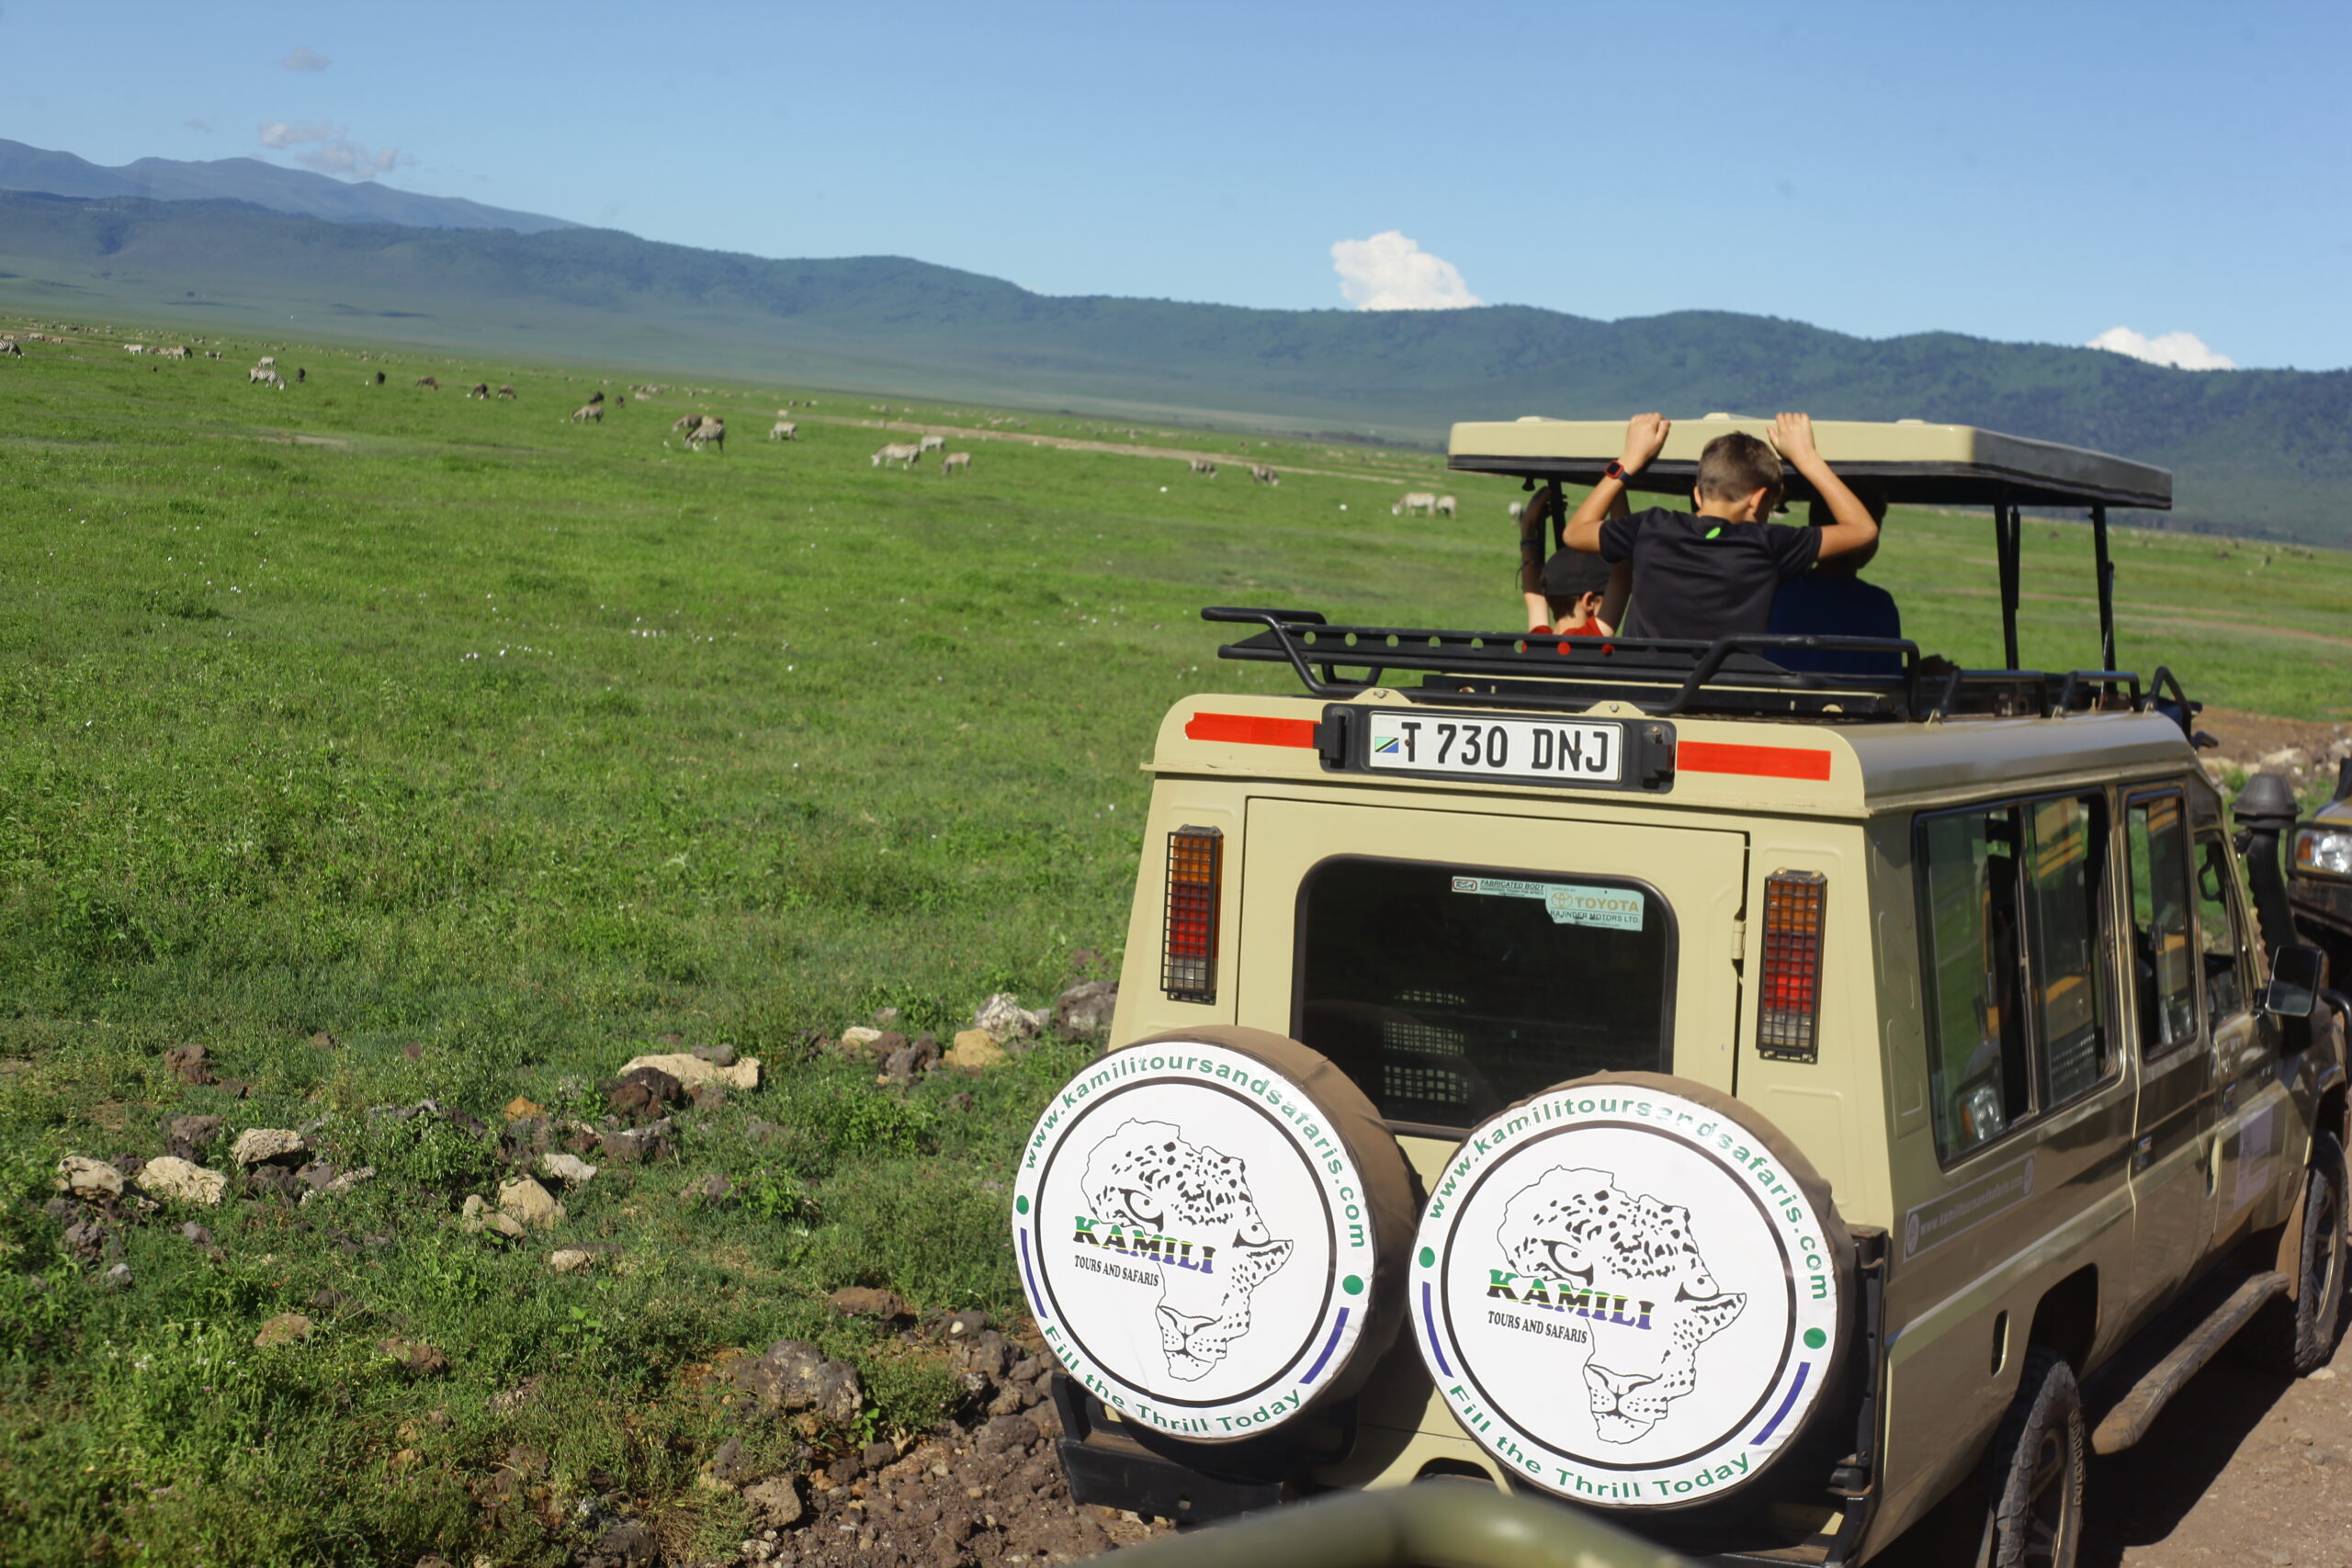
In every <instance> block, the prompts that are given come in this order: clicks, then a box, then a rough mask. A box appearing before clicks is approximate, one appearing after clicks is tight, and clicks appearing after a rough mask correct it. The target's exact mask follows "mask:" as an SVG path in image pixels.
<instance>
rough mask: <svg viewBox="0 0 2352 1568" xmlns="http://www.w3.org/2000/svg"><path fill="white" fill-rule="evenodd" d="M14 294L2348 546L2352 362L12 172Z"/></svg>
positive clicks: (6, 295)
mask: <svg viewBox="0 0 2352 1568" xmlns="http://www.w3.org/2000/svg"><path fill="white" fill-rule="evenodd" d="M0 273H6V274H8V275H10V276H6V277H0V310H19V311H25V312H29V313H32V314H35V315H39V314H41V313H43V312H56V313H60V314H72V313H74V312H82V313H88V314H96V313H111V314H113V315H115V316H117V317H121V316H126V315H133V314H136V315H139V316H141V317H143V318H145V319H149V320H164V319H170V320H175V321H187V322H191V323H204V324H209V325H210V326H211V327H212V328H213V329H214V330H217V331H220V332H231V333H242V334H246V335H252V334H256V333H260V334H267V333H302V334H321V333H349V334H352V335H354V336H359V335H366V336H369V337H383V336H394V337H398V338H400V339H401V340H403V341H407V342H411V343H418V344H442V345H447V346H452V347H458V346H463V347H471V348H481V349H496V350H500V351H503V352H522V353H536V354H539V355H549V356H555V355H603V356H606V357H607V358H608V359H609V360H610V361H611V362H612V363H615V364H617V365H624V366H632V367H646V368H649V369H651V368H657V367H658V368H663V369H671V370H693V371H700V372H705V373H708V374H727V373H733V374H751V375H758V376H762V377H777V376H789V377H791V378H795V379H797V380H800V381H804V382H817V383H824V384H830V385H834V386H849V387H864V388H873V389H887V390H889V391H892V392H896V393H900V394H904V395H913V396H924V395H930V396H946V397H956V398H972V399H978V398H990V397H992V398H996V399H999V400H1013V401H1026V402H1030V403H1033V404H1045V405H1047V406H1060V405H1075V404H1080V403H1083V404H1085V405H1087V406H1089V407H1092V408H1099V409H1103V410H1106V411H1110V412H1119V413H1122V414H1124V415H1125V416H1128V417H1136V416H1141V417H1148V418H1158V419H1161V420H1170V419H1184V420H1196V421H1202V422H1207V423H1255V424H1261V425H1272V426H1276V427H1282V428H1288V429H1293V430H1316V429H1341V430H1347V431H1351V432H1354V433H1358V434H1367V433H1376V434H1379V435H1380V436H1382V437H1384V438H1387V439H1392V440H1399V441H1407V442H1421V443H1429V442H1433V441H1435V440H1437V439H1439V438H1440V437H1441V435H1442V431H1443V429H1444V427H1445V425H1446V424H1447V423H1450V422H1452V421H1453V420H1456V419H1476V418H1494V417H1511V416H1515V415H1518V414H1521V413H1528V412H1544V413H1551V414H1562V415H1605V414H1612V413H1622V412H1627V411H1629V410H1632V409H1635V408H1641V407H1658V408H1663V409H1665V410H1667V411H1668V412H1671V413H1674V414H1678V415H1682V416H1690V415H1695V414H1698V413H1701V412H1706V411H1708V410H1711V409H1731V410H1736V411H1738V412H1769V411H1771V410H1774V409H1778V408H1789V407H1797V408H1804V409H1808V410H1809V411H1810V412H1814V413H1815V414H1818V415H1821V416H1824V417H1829V418H1871V419H1891V418H1905V417H1917V418H1923V419H1929V420H1948V421H1956V422H1962V423H1975V424H1982V425H1986V426H1990V427H1993V428H1996V429H2002V430H2008V431H2014V432H2018V433H2019V434H2032V435H2037V436H2042V437H2047V438H2050V439H2054V440H2060V441H2067V442H2073V443H2077V444H2080V445H2085V446H2097V447H2101V448H2105V449H2108V450H2111V451H2116V452H2120V453H2124V454H2128V455H2130V456H2131V457H2139V458H2143V459H2146V460H2150V461H2154V462H2158V463H2162V464H2165V465H2166V466H2168V467H2170V468H2173V469H2174V470H2175V472H2176V474H2177V480H2178V491H2177V511H2176V512H2175V513H2174V514H2173V517H2172V519H2171V520H2170V524H2171V525H2174V526H2185V527H2195V528H2205V529H2216V530H2226V531H2237V532H2253V533H2266V534H2274V535H2282V536H2295V537H2301V538H2304V539H2308V540H2312V541H2316V542H2322V543H2342V542H2345V541H2346V539H2347V537H2352V531H2348V530H2347V525H2346V522H2345V521H2344V516H2343V513H2344V508H2343V505H2342V503H2341V502H2340V501H2339V499H2338V494H2339V492H2340V491H2343V490H2345V489H2346V488H2347V486H2352V371H2329V372H2319V373H2314V372H2304V371H2228V372H2189V371H2179V370H2169V369H2165V368H2162V367H2155V366H2150V365H2145V364H2142V363H2140V362H2138V361H2135V360H2131V359H2127V358H2125V357H2123V356H2120V355H2113V354H2107V353H2102V352H2098V351H2093V350H2086V349H2076V348H2060V347H2052V346H2036V345H2029V344H1996V343H1989V342H1985V341H1983V340H1979V339H1973V338H1966V337H1962V336H1958V335H1956V334H1951V333H1924V334H1917V335H1914V336H1909V337H1901V338H1892V339H1885V340H1879V341H1873V340H1869V339H1862V338H1855V337H1849V336H1845V335H1843V334H1840V333H1831V332H1826V331H1823V330H1821V329H1819V328H1815V327H1810V326H1806V325H1804V324H1803V323H1801V322H1795V321H1779V320H1773V319H1769V318H1762V317H1753V316H1739V315H1732V314H1726V313H1719V312H1703V311H1686V312H1679V313H1676V314H1672V315H1666V316H1657V317H1649V318H1644V319H1638V320H1628V321H1615V322H1604V321H1588V320H1584V319H1581V318H1578V317H1574V316H1567V315H1563V314H1560V313H1558V312H1555V311H1548V310H1532V309H1528V308H1525V307H1519V306H1494V307H1487V308H1483V309H1479V310H1455V311H1444V312H1437V311H1429V312H1392V313H1378V314H1370V313H1360V312H1353V311H1343V310H1306V311H1298V310H1242V309H1238V308H1235V307H1229V306H1216V305H1194V304H1184V303H1179V302H1175V301H1170V300H1152V299H1105V298H1049V297H1046V296H1042V295H1035V294H1031V293H1028V292H1027V291H1025V290H1023V289H1021V288H1017V287H1015V286H1014V285H1012V284H1009V283H1004V282H1001V281H999V280H996V279H993V278H987V277H981V276H976V275H973V274H970V273H962V272H956V271H953V270H951V269H948V268H944V267H938V266H932V265H926V264H924V263H921V262H915V261H909V260H904V259H899V258H893V257H854V258H845V259H836V260H823V261H768V260H763V259H760V258H758V257H752V256H743V255H734V254H724V253H719V252H712V251H698V250H693V249H689V248H686V247H684V246H677V245H663V244H656V243H650V242H647V241H643V240H639V239H636V238H634V237H632V236H630V235H627V234H623V233H618V232H616V231H609V230H590V229H573V230H565V231H556V232H550V233H543V234H532V235H518V234H513V233H505V232H500V231H428V230H413V229H401V228H397V227H393V226H390V225H379V224H339V223H329V222H323V221H319V220H311V219H305V218H300V217H294V216H289V215H286V214H281V213H274V212H264V211H260V210H258V209H254V208H251V207H247V206H243V205H242V204H237V203H231V202H166V203H156V202H145V201H138V200H131V199H122V198H115V199H106V200H74V199H68V198H63V197H49V196H40V195H27V194H23V193H0Z"/></svg>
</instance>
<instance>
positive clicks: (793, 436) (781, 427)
mask: <svg viewBox="0 0 2352 1568" xmlns="http://www.w3.org/2000/svg"><path fill="white" fill-rule="evenodd" d="M768 439H769V440H771V441H797V440H799V439H800V426H799V425H798V424H797V423H795V422H793V421H791V420H788V419H780V420H777V421H776V422H775V423H774V424H772V425H770V426H768Z"/></svg>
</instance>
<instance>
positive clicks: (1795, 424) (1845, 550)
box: [1772, 413, 1878, 560]
mask: <svg viewBox="0 0 2352 1568" xmlns="http://www.w3.org/2000/svg"><path fill="white" fill-rule="evenodd" d="M1772 445H1773V446H1777V447H1779V448H1780V451H1781V458H1782V459H1783V460H1784V461H1785V462H1787V464H1788V465H1789V467H1791V468H1794V469H1795V470H1796V471H1797V472H1799V473H1801V474H1803V475H1804V477H1805V482H1806V483H1808V484H1810V485H1812V486H1813V493H1814V494H1815V495H1817V496H1819V497H1820V498H1821V500H1822V503H1823V504H1824V505H1826V506H1827V507H1828V508H1829V515H1830V517H1831V518H1832V519H1833V521H1831V522H1829V523H1827V524H1826V525H1823V526H1821V527H1820V528H1818V529H1816V530H1815V532H1817V533H1818V534H1820V536H1821V554H1820V557H1819V558H1820V559H1822V560H1832V559H1835V558H1837V557H1838V556H1842V555H1850V554H1852V553H1853V552H1854V551H1856V550H1866V549H1869V548H1870V547H1871V546H1872V545H1874V544H1876V543H1878V519H1877V518H1875V517H1872V516H1871V509H1870V508H1869V507H1867V506H1864V505H1863V504H1862V500H1861V497H1860V496H1858V495H1856V494H1855V493H1854V492H1853V491H1850V490H1848V489H1847V488H1846V481H1845V480H1844V479H1839V478H1838V475H1837V472H1836V470H1835V469H1833V468H1830V466H1829V465H1828V464H1827V463H1826V462H1824V461H1823V460H1822V457H1821V453H1820V451H1819V450H1818V449H1817V448H1815V446H1814V444H1813V416H1812V415H1811V414H1807V413H1783V414H1778V415H1775V416H1774V418H1773V420H1772Z"/></svg>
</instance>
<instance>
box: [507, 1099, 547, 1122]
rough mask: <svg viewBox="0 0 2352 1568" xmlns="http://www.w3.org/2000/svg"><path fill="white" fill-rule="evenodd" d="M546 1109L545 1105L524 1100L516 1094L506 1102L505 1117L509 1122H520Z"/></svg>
mask: <svg viewBox="0 0 2352 1568" xmlns="http://www.w3.org/2000/svg"><path fill="white" fill-rule="evenodd" d="M546 1109H547V1108H546V1107H545V1106H543V1105H539V1104H537V1103H535V1102H534V1101H531V1100H526V1099H524V1098H523V1097H522V1096H521V1095H519V1094H518V1095H516V1096H515V1098H514V1099H512V1100H508V1101H507V1102H506V1119H507V1120H508V1121H509V1122H520V1121H522V1120H524V1119H525V1118H526V1117H531V1116H537V1115H539V1114H541V1113H542V1112H544V1111H546Z"/></svg>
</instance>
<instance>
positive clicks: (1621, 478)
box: [1600, 457, 1633, 484]
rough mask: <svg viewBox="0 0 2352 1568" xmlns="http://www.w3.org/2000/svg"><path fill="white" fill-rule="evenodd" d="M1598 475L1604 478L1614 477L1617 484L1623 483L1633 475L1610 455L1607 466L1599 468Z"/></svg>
mask: <svg viewBox="0 0 2352 1568" xmlns="http://www.w3.org/2000/svg"><path fill="white" fill-rule="evenodd" d="M1600 477H1601V478H1602V479H1615V480H1616V481H1617V482H1618V483H1619V484H1623V483H1624V482H1625V481H1626V480H1627V479H1631V478H1632V477H1633V476H1632V475H1631V474H1629V473H1627V472H1626V471H1625V465H1624V464H1623V463H1621V462H1618V461H1617V460H1616V459H1615V458H1613V457H1612V458H1611V459H1610V462H1609V466H1608V467H1607V468H1603V469H1601V470H1600Z"/></svg>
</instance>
